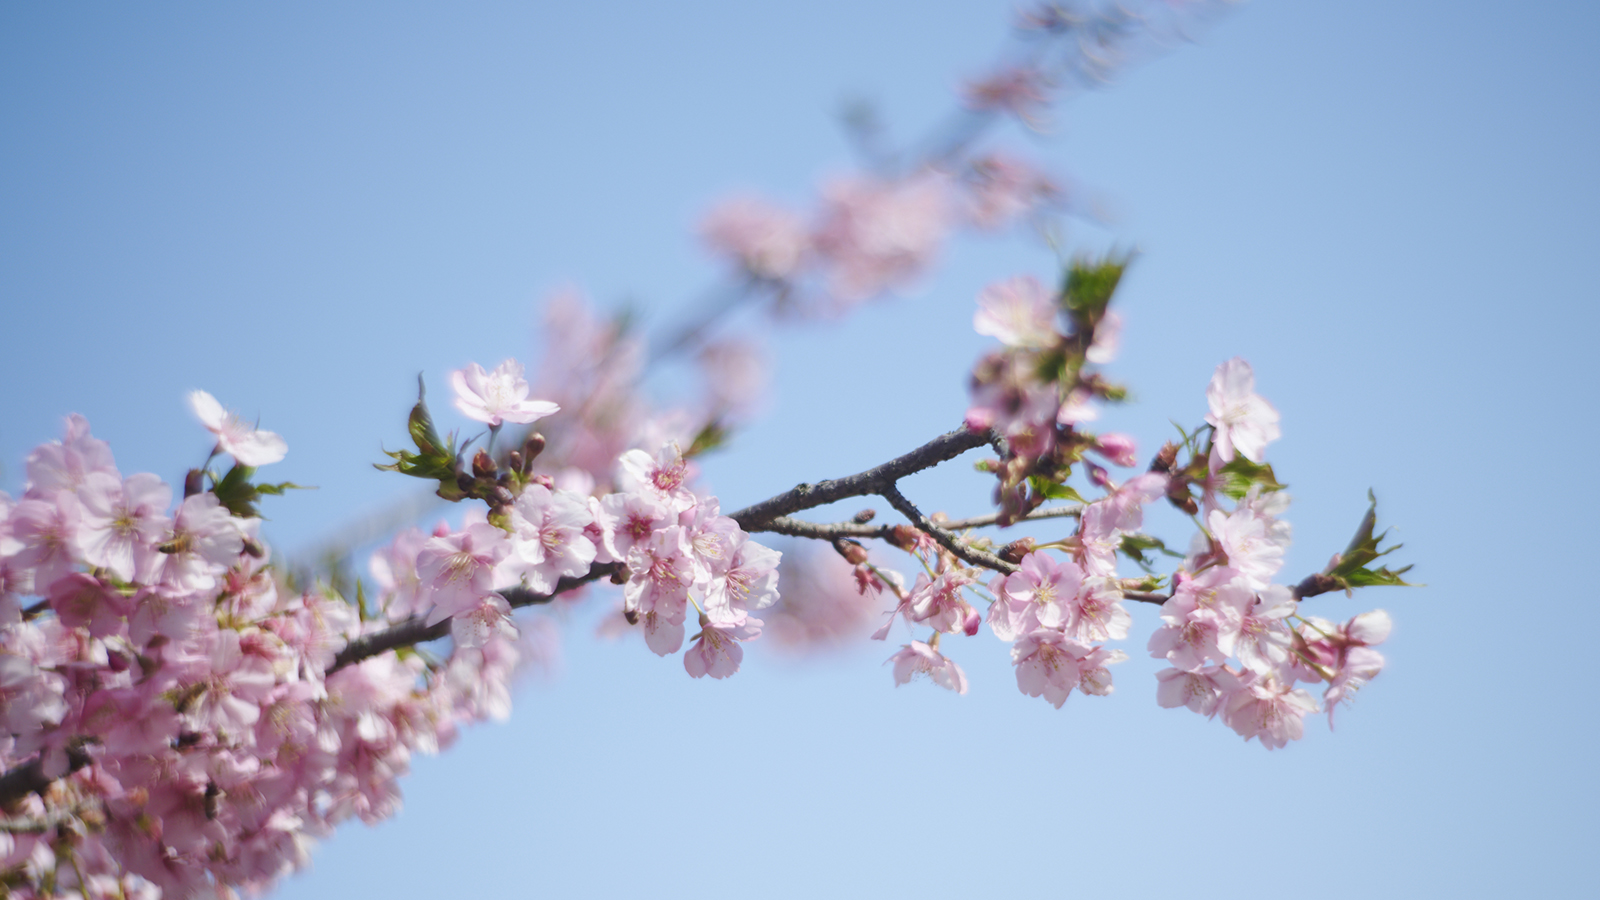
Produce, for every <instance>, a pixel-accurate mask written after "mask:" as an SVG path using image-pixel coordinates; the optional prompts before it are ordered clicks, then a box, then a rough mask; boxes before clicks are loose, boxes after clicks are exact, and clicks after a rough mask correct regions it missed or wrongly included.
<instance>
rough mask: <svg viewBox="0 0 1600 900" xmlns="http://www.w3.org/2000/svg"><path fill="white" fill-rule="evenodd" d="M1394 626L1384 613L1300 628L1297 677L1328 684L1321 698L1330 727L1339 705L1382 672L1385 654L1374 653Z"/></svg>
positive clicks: (1314, 621) (1312, 620)
mask: <svg viewBox="0 0 1600 900" xmlns="http://www.w3.org/2000/svg"><path fill="white" fill-rule="evenodd" d="M1392 627H1393V622H1392V621H1391V620H1390V618H1389V614H1388V613H1386V612H1384V611H1383V610H1381V609H1378V610H1373V611H1372V612H1366V613H1362V614H1361V615H1359V616H1356V617H1355V618H1353V619H1351V620H1350V621H1348V622H1345V623H1344V624H1342V625H1335V624H1333V623H1332V622H1329V621H1327V620H1326V619H1321V618H1317V617H1314V616H1313V617H1311V618H1309V619H1307V620H1306V624H1304V625H1302V626H1300V630H1299V634H1298V640H1297V641H1296V649H1297V650H1298V656H1297V658H1296V659H1295V663H1296V673H1295V674H1296V677H1297V678H1298V679H1299V680H1301V681H1327V682H1328V688H1327V690H1326V691H1324V692H1323V694H1322V700H1323V703H1324V704H1326V705H1327V708H1328V727H1329V728H1332V727H1333V712H1334V710H1335V709H1337V708H1338V707H1339V704H1340V703H1349V702H1350V699H1351V695H1352V694H1354V693H1355V692H1356V691H1357V690H1359V689H1360V688H1361V687H1362V686H1364V685H1365V684H1366V683H1367V682H1369V681H1371V680H1372V679H1373V678H1376V677H1377V676H1378V673H1379V672H1381V671H1383V663H1384V659H1383V654H1381V653H1379V652H1378V651H1377V650H1374V649H1373V646H1374V645H1376V644H1381V643H1383V642H1384V641H1385V640H1388V638H1389V631H1390V629H1391V628H1392Z"/></svg>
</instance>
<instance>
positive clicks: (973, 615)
mask: <svg viewBox="0 0 1600 900" xmlns="http://www.w3.org/2000/svg"><path fill="white" fill-rule="evenodd" d="M982 624H983V616H982V615H981V614H980V613H979V612H978V611H977V610H975V609H974V610H971V611H969V612H968V613H967V620H966V621H965V622H963V623H962V625H961V630H962V631H965V632H966V633H967V637H972V636H973V635H975V634H977V633H978V626H980V625H982Z"/></svg>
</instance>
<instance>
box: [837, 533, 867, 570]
mask: <svg viewBox="0 0 1600 900" xmlns="http://www.w3.org/2000/svg"><path fill="white" fill-rule="evenodd" d="M833 549H835V550H837V551H839V555H840V556H842V557H844V558H845V561H846V562H848V563H850V565H852V566H859V565H861V564H862V563H864V562H866V561H867V548H865V547H863V546H861V544H860V542H858V541H852V540H849V539H848V538H839V539H838V540H835V541H834V542H833Z"/></svg>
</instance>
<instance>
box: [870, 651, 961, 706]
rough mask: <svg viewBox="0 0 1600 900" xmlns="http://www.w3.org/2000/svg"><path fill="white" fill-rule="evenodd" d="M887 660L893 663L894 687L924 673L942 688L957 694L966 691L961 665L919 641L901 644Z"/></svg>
mask: <svg viewBox="0 0 1600 900" xmlns="http://www.w3.org/2000/svg"><path fill="white" fill-rule="evenodd" d="M887 661H888V662H892V663H894V683H895V686H896V687H899V686H900V685H902V684H906V683H907V682H909V681H911V679H912V677H913V676H916V675H926V676H928V677H929V678H931V679H932V680H933V683H934V684H937V685H938V686H940V687H942V688H947V689H949V690H952V691H955V692H956V693H958V694H965V693H966V692H967V675H966V673H965V672H963V671H961V667H960V666H958V665H956V664H955V661H954V660H951V659H949V658H947V657H946V656H945V655H944V654H943V653H940V652H939V651H937V650H935V649H933V648H932V647H930V646H928V645H927V644H924V643H923V642H921V641H912V642H911V643H909V644H905V645H903V646H902V647H901V648H900V652H898V653H896V654H895V655H893V656H891V657H889V659H888V660H887Z"/></svg>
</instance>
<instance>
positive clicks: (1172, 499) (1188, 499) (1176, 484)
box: [1167, 478, 1200, 516]
mask: <svg viewBox="0 0 1600 900" xmlns="http://www.w3.org/2000/svg"><path fill="white" fill-rule="evenodd" d="M1167 501H1168V502H1169V503H1171V504H1172V505H1173V506H1176V507H1177V508H1179V509H1181V510H1183V511H1184V512H1186V513H1188V514H1189V515H1191V516H1192V515H1194V514H1195V513H1197V512H1199V511H1200V504H1198V503H1196V502H1195V500H1194V496H1193V495H1192V494H1190V493H1189V479H1187V478H1174V479H1172V480H1171V481H1169V482H1167Z"/></svg>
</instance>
